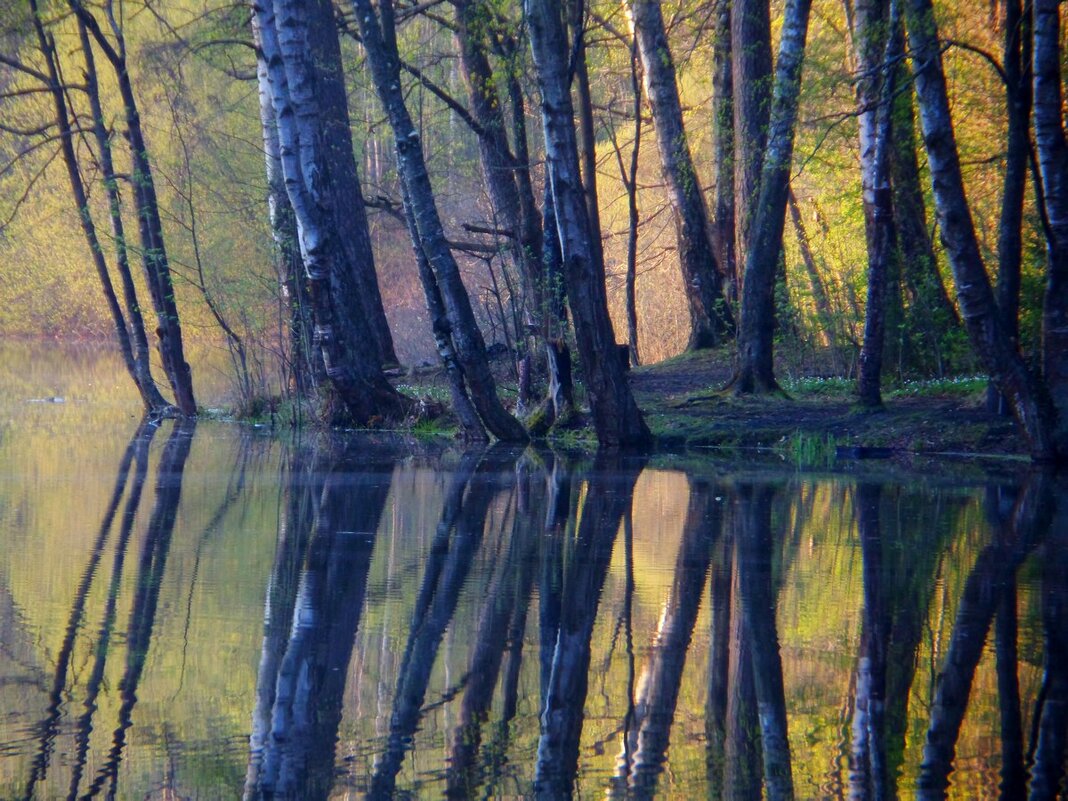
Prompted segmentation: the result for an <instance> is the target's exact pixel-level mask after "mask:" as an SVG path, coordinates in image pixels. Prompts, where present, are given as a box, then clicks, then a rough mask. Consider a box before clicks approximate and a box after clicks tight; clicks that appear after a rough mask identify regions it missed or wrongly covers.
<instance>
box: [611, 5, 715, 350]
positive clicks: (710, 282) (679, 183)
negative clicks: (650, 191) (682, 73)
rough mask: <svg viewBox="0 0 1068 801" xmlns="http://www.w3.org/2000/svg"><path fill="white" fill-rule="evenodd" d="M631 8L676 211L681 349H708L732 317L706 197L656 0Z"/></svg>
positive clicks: (662, 20) (667, 179)
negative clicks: (686, 319)
mask: <svg viewBox="0 0 1068 801" xmlns="http://www.w3.org/2000/svg"><path fill="white" fill-rule="evenodd" d="M631 8H632V17H633V21H634V30H635V38H636V39H637V42H638V50H639V52H640V53H641V58H642V67H643V68H644V75H645V87H646V90H647V91H648V94H649V105H650V107H651V108H652V111H653V121H654V125H655V127H656V137H657V142H658V144H659V146H660V162H661V165H662V166H663V171H664V178H665V180H666V182H667V185H668V190H669V192H668V196H669V198H670V199H671V205H672V207H673V209H674V212H675V223H676V236H677V240H678V249H679V267H680V268H681V270H682V281H683V287H684V289H685V292H686V300H687V303H688V304H689V311H690V336H689V340H688V341H687V345H686V347H687V350H699V349H701V348H710V347H714V346H715V345H718V344H719V342H720V339H721V337H722V336H723V335H724V334H729V333H730V332H731V330H732V328H733V324H734V320H733V317H732V315H731V311H730V308H729V307H728V306H727V304H726V302H725V299H724V296H723V286H722V279H721V275H720V267H719V266H718V265H717V264H716V255H715V247H714V245H713V242H712V231H711V229H710V226H709V222H708V210H707V209H706V208H705V197H704V194H703V192H702V191H701V184H700V181H699V180H698V176H697V170H696V169H695V168H694V164H693V157H692V156H691V155H690V145H689V142H688V141H687V139H686V129H685V127H684V126H683V123H682V104H681V102H680V100H679V89H678V85H677V84H676V79H675V63H674V61H673V60H672V56H671V50H670V48H669V46H668V38H667V31H666V30H665V28H664V17H663V14H662V13H661V10H660V3H659V2H658V0H634V2H633V3H632V5H631ZM639 117H640V115H639Z"/></svg>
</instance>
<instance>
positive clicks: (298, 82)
mask: <svg viewBox="0 0 1068 801" xmlns="http://www.w3.org/2000/svg"><path fill="white" fill-rule="evenodd" d="M305 2H306V0H275V2H273V3H272V2H271V0H260V1H259V2H255V3H254V5H253V12H254V13H255V14H256V16H257V18H258V24H259V26H260V38H261V46H262V48H263V54H264V58H265V59H266V61H267V66H268V73H269V76H270V85H271V100H272V105H273V106H274V111H275V120H276V122H277V125H278V138H279V143H280V145H281V156H282V169H283V172H284V174H285V183H286V193H287V195H288V197H289V202H290V205H291V206H292V208H293V212H294V214H295V215H296V218H297V233H298V239H299V244H300V250H301V255H302V258H303V260H304V271H305V275H306V278H307V284H308V292H309V296H310V298H311V302H312V312H313V315H314V317H315V323H316V339H317V343H318V346H319V348H320V349H321V350H322V354H323V362H324V364H325V366H326V374H327V377H328V378H329V380H330V382H331V385H332V386H333V388H334V389H335V390H336V392H337V395H338V398H339V400H340V401H341V403H342V404H343V405H344V407H345V409H346V411H347V413H348V414H349V415H350V416H351V417H352V419H353V420H354V421H356V422H357V423H358V424H361V425H367V424H370V423H372V422H374V421H375V419H377V418H386V419H398V418H402V417H404V416H405V415H406V414H407V413H408V411H409V410H410V409H411V408H412V403H411V401H410V400H409V399H408V398H405V397H404V396H403V395H401V394H399V393H398V392H397V391H396V390H394V389H393V387H391V386H390V385H389V382H387V381H386V379H385V376H384V375H383V374H382V368H381V364H380V362H379V361H378V351H377V347H376V340H375V338H374V337H373V336H372V335H371V333H370V331H369V330H368V321H367V320H365V319H364V318H363V316H362V315H361V314H354V315H353V326H354V327H355V329H356V330H357V331H358V332H359V333H358V335H357V336H356V337H353V338H351V339H346V337H345V336H344V334H345V333H346V330H347V326H346V327H343V326H341V325H340V324H339V322H338V317H339V315H340V314H341V313H342V312H341V309H340V308H339V306H340V299H341V294H340V291H339V288H338V286H337V282H336V276H337V274H338V273H339V272H340V271H341V270H343V269H346V268H345V265H344V252H343V250H342V249H341V246H340V243H339V242H338V233H337V230H336V228H335V227H334V225H333V218H332V216H331V214H330V202H331V193H330V191H329V190H330V175H329V172H328V171H326V169H325V160H324V157H323V154H322V152H321V147H320V145H321V142H322V132H323V129H322V121H321V119H320V116H319V109H318V104H317V103H316V95H315V73H314V70H313V68H312V65H311V64H309V63H308V56H307V51H306V49H305V47H304V44H303V43H304V40H305V30H304V23H305V20H306V18H307V16H306V7H305V5H304V3H305Z"/></svg>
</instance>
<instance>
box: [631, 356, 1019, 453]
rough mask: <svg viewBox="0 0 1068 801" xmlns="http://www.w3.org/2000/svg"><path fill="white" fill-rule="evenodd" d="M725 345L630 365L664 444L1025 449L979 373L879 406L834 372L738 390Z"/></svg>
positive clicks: (892, 397)
mask: <svg viewBox="0 0 1068 801" xmlns="http://www.w3.org/2000/svg"><path fill="white" fill-rule="evenodd" d="M731 369H732V368H731V365H730V362H729V360H726V359H725V358H724V356H723V354H722V353H715V352H713V353H697V354H684V355H682V356H679V357H676V358H674V359H670V360H668V361H665V362H661V363H659V364H654V365H650V366H647V367H640V368H636V369H635V370H633V371H632V373H631V386H632V387H633V389H634V393H635V396H636V398H637V400H638V405H639V406H640V407H641V409H642V411H643V412H644V413H645V415H646V421H647V422H648V424H649V427H650V428H651V429H652V431H653V433H654V434H655V435H656V438H657V442H658V444H659V445H660V447H663V448H673V447H674V448H678V447H718V448H737V449H749V448H766V449H772V450H776V451H779V452H780V453H783V454H784V455H786V456H789V457H792V458H794V459H795V460H797V461H805V462H820V461H825V460H827V459H830V458H834V457H835V456H836V455H837V456H838V457H839V458H841V457H846V458H866V457H885V456H890V455H896V454H914V455H990V456H994V455H999V456H1009V457H1015V456H1023V455H1024V451H1023V449H1022V447H1021V445H1022V442H1021V440H1020V438H1019V437H1018V436H1017V433H1016V426H1015V423H1014V422H1013V420H1012V419H1011V418H1006V417H1000V416H998V415H995V414H991V413H989V412H987V411H986V409H985V407H984V404H983V395H984V393H985V387H986V381H985V379H982V378H979V377H969V378H957V379H946V380H936V381H926V382H908V383H906V384H904V385H902V386H898V387H895V386H889V387H887V389H886V390H885V391H884V405H883V408H881V409H878V410H867V409H862V408H860V407H858V406H857V404H856V394H855V388H854V383H853V381H851V380H847V379H841V378H801V379H796V380H785V381H783V388H784V393H783V394H782V395H772V396H766V395H765V396H749V397H737V396H735V395H734V394H733V393H731V392H730V391H729V390H724V389H723V387H724V386H725V385H726V384H727V383H728V382H729V381H730V378H731Z"/></svg>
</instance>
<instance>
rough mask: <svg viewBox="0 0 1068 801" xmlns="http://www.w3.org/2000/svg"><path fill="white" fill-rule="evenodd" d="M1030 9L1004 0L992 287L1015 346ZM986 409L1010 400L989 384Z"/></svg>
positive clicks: (1027, 139) (1003, 408)
mask: <svg viewBox="0 0 1068 801" xmlns="http://www.w3.org/2000/svg"><path fill="white" fill-rule="evenodd" d="M1031 9H1032V5H1031V3H1030V2H1028V3H1027V8H1026V9H1023V8H1021V4H1020V0H1005V19H1004V22H1005V40H1004V42H1005V44H1004V50H1003V57H1002V63H1003V65H1004V70H1005V108H1006V111H1007V112H1008V118H1009V119H1008V122H1009V134H1008V141H1007V143H1006V150H1005V178H1004V182H1003V189H1002V195H1001V222H1000V223H999V224H998V281H997V286H996V287H995V290H994V293H995V297H996V298H997V303H998V311H999V312H1000V314H1001V323H1002V325H1003V326H1004V327H1005V331H1006V333H1007V334H1008V336H1009V337H1010V338H1011V339H1012V342H1013V344H1015V345H1016V346H1017V347H1019V342H1020V269H1021V265H1022V261H1023V230H1022V229H1023V214H1024V194H1025V192H1026V189H1027V170H1028V166H1029V165H1028V161H1029V159H1030V151H1031V136H1030V132H1029V130H1028V128H1029V126H1030V120H1031V105H1032V103H1031V98H1032V87H1031V45H1032V41H1031ZM987 409H989V410H990V411H992V412H995V413H997V414H1003V415H1007V414H1009V408H1008V404H1007V403H1005V399H1004V398H1003V397H1002V396H1001V393H999V392H998V391H997V388H996V387H994V386H993V385H991V386H990V387H989V388H988V390H987Z"/></svg>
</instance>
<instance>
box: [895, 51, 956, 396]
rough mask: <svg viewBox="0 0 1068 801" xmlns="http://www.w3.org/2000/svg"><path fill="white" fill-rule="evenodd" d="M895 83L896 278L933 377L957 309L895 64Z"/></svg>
mask: <svg viewBox="0 0 1068 801" xmlns="http://www.w3.org/2000/svg"><path fill="white" fill-rule="evenodd" d="M897 69H898V71H899V74H898V76H897V79H896V83H897V84H898V85H899V86H901V87H902V91H900V92H898V93H897V95H896V97H895V98H894V122H893V147H892V148H891V151H890V177H891V184H892V187H893V192H894V222H895V224H896V225H897V231H898V240H897V248H898V250H899V251H900V253H901V262H902V266H903V270H902V273H903V275H902V278H903V279H904V283H905V286H906V288H907V291H908V295H909V313H908V317H907V321H906V322H907V325H908V327H909V328H911V329H912V330H914V331H918V332H919V333H920V334H921V335H922V336H923V338H924V339H925V340H926V342H927V350H928V352H929V354H930V355H929V357H928V358H927V359H920V360H919V363H921V364H925V363H929V362H930V360H933V361H934V362H935V363H936V364H937V373H938V375H943V374H944V373H945V370H946V369H947V366H946V365H945V364H944V361H943V357H942V350H943V348H944V342H943V339H944V337H945V335H946V334H947V333H949V332H950V331H952V330H953V329H954V328H956V327H957V325H959V323H960V318H959V317H958V316H957V309H956V308H955V307H954V306H953V302H952V301H951V300H950V299H949V295H948V294H947V293H946V286H945V283H943V281H942V274H941V273H940V272H939V270H938V257H937V256H936V255H935V251H934V245H933V244H932V242H931V232H930V230H928V227H927V211H926V207H925V201H924V194H923V188H922V186H921V185H920V168H919V164H918V163H917V160H916V148H917V142H916V119H915V115H914V113H913V96H914V91H913V86H912V81H911V80H910V78H909V76H908V75H907V73H906V70H907V67H906V66H905V65H899V66H898V67H897Z"/></svg>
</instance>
